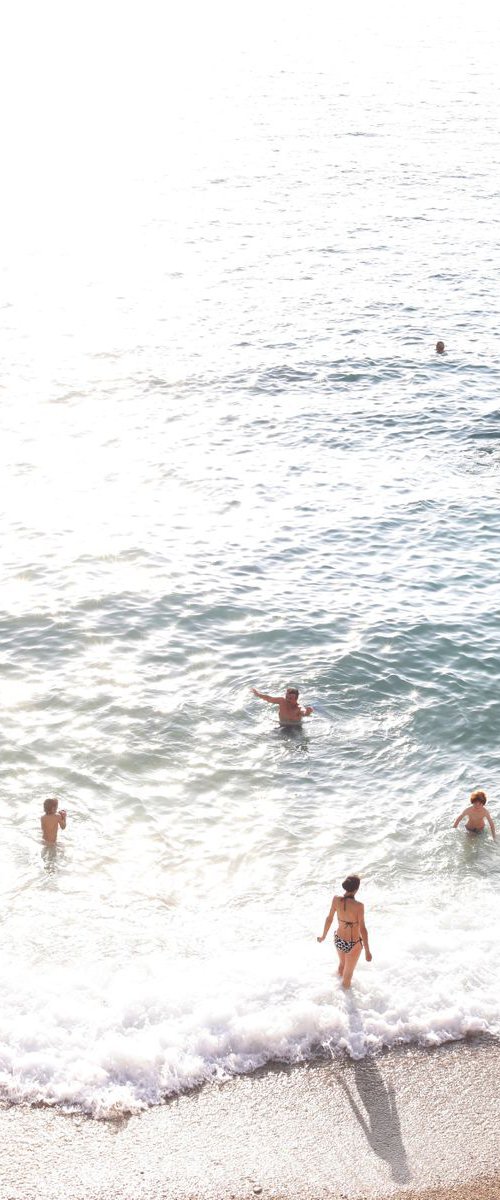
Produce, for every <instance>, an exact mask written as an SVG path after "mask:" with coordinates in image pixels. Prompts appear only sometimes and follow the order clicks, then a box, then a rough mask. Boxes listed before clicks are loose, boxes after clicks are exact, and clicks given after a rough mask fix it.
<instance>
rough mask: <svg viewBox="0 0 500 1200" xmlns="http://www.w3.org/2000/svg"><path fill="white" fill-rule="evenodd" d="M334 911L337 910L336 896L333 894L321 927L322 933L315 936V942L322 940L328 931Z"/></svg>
mask: <svg viewBox="0 0 500 1200" xmlns="http://www.w3.org/2000/svg"><path fill="white" fill-rule="evenodd" d="M336 911H337V897H336V896H334V897H333V900H332V904H331V908H330V912H329V913H328V916H327V918H326V921H325V927H324V929H323V933H322V935H321V937H319V938H316V941H317V942H324V940H325V938H326V935H327V933H328V930H329V929H330V928H331V924H332V921H333V918H334V916H335V913H336Z"/></svg>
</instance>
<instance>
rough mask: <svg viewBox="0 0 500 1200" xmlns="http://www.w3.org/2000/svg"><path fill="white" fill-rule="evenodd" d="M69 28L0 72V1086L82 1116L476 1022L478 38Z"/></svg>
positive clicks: (293, 12) (494, 302)
mask: <svg viewBox="0 0 500 1200" xmlns="http://www.w3.org/2000/svg"><path fill="white" fill-rule="evenodd" d="M106 11H107V14H108V15H107V20H105V21H104V24H103V25H101V26H99V30H100V35H99V38H97V28H98V14H97V10H95V11H94V9H93V8H92V6H90V8H89V10H88V13H87V16H86V19H85V21H84V20H83V17H82V21H81V28H80V27H79V26H78V25H77V24H76V25H75V24H72V25H70V24H69V23H68V17H67V14H66V16H65V15H64V10H62V9H59V8H58V7H57V6H53V7H52V8H50V9H49V12H48V14H47V13H45V15H44V19H43V22H42V17H41V15H40V14H39V15H38V18H36V20H37V24H36V26H35V28H34V29H32V31H31V36H30V37H29V38H28V37H27V33H26V28H25V25H24V24H23V20H22V14H21V16H19V14H18V16H17V17H16V18H14V17H12V18H11V20H12V21H14V20H16V21H17V24H16V25H13V26H12V28H11V30H10V35H11V43H10V44H11V48H12V52H11V53H10V54H9V52H8V48H7V50H6V48H5V43H4V47H3V50H2V53H3V55H4V57H5V64H4V67H5V70H4V72H3V76H2V88H3V89H4V90H5V91H6V93H8V98H9V105H10V111H11V112H12V113H14V114H15V118H13V120H12V122H11V124H10V125H9V127H8V129H7V130H6V132H5V146H4V154H5V161H6V172H5V174H6V178H7V180H8V186H7V187H6V188H5V190H4V194H3V195H2V206H3V218H4V228H5V229H6V230H7V233H8V236H7V238H6V248H5V254H4V258H3V264H4V265H3V271H2V274H1V276H0V304H1V309H0V318H1V335H2V336H1V352H0V353H1V357H0V362H1V367H2V397H1V398H2V439H1V442H0V468H1V478H2V485H3V486H2V495H3V514H2V533H3V537H2V548H3V565H4V572H3V583H2V616H1V641H2V651H3V670H2V676H1V680H0V699H1V703H2V718H3V719H2V753H1V760H0V770H1V782H2V800H3V803H2V847H3V850H2V859H3V870H2V876H1V889H2V974H1V980H0V1089H1V1094H2V1095H3V1096H4V1097H6V1098H8V1099H10V1100H14V1101H18V1100H27V1101H40V1100H42V1101H46V1102H48V1103H59V1104H62V1105H66V1106H70V1107H71V1106H76V1107H81V1108H83V1109H84V1110H85V1111H87V1112H90V1113H92V1114H94V1115H106V1114H109V1113H110V1112H114V1111H117V1110H118V1111H120V1110H130V1109H134V1108H136V1107H140V1106H141V1105H144V1104H148V1103H155V1102H158V1101H161V1100H162V1099H163V1098H164V1097H166V1096H168V1095H171V1094H173V1093H176V1092H178V1091H180V1090H186V1089H189V1088H191V1087H193V1086H195V1085H197V1084H198V1083H200V1082H203V1081H204V1080H208V1079H211V1078H214V1077H215V1078H218V1077H223V1076H224V1075H225V1074H228V1073H231V1072H241V1071H251V1070H252V1069H254V1068H255V1067H256V1066H258V1065H259V1064H262V1063H265V1062H267V1061H270V1060H272V1059H276V1058H278V1059H284V1060H286V1061H301V1060H303V1059H305V1058H308V1057H310V1056H311V1055H314V1054H316V1053H318V1052H321V1051H324V1050H325V1048H326V1049H327V1050H328V1051H332V1052H334V1053H337V1052H338V1053H341V1052H342V1051H347V1052H349V1053H350V1054H352V1055H355V1056H361V1055H364V1054H366V1053H370V1052H373V1051H375V1050H377V1049H379V1048H381V1047H383V1046H391V1045H394V1044H396V1043H397V1042H398V1041H401V1040H405V1041H416V1042H420V1043H422V1044H432V1043H434V1042H438V1041H442V1040H444V1039H447V1038H460V1037H463V1036H464V1035H465V1034H467V1033H468V1032H472V1031H479V1030H486V1031H490V1032H492V1033H498V1031H499V1022H500V999H499V996H500V992H499V963H500V951H499V949H498V937H497V934H496V927H497V921H498V917H499V915H500V912H499V907H500V906H499V900H498V884H499V877H500V870H499V858H498V851H497V846H496V845H494V843H493V842H492V841H491V839H490V838H489V835H488V836H484V837H482V838H477V839H474V840H472V839H467V836H466V835H465V834H464V833H462V832H460V833H455V832H453V831H452V829H451V825H452V822H453V820H454V817H455V816H456V815H457V813H458V812H459V811H460V810H461V809H462V808H463V807H464V804H465V802H466V800H467V797H468V794H469V792H470V790H471V789H472V787H474V786H482V787H484V788H485V789H486V791H487V792H488V793H489V795H490V802H491V808H492V811H493V814H494V815H495V813H496V815H497V817H498V819H499V823H500V808H498V807H497V774H498V750H497V740H498V728H499V725H500V700H499V684H500V677H499V644H498V608H499V603H498V594H499V593H498V546H499V529H500V518H499V500H500V491H499V452H498V438H499V436H500V435H499V430H500V424H499V414H500V405H499V400H498V392H499V382H500V374H499V369H498V349H497V332H498V325H499V291H498V254H497V242H498V236H497V234H498V221H499V217H498V211H499V209H498V200H499V195H498V178H499V165H500V164H499V157H500V151H499V146H500V140H499V137H498V133H499V131H498V112H499V99H500V97H499V85H498V72H497V63H498V51H499V45H498V41H499V38H498V28H497V27H494V25H493V18H490V24H487V23H486V22H485V19H484V14H483V15H482V13H481V8H480V7H479V8H475V11H474V13H471V12H470V11H469V10H468V12H467V14H466V15H464V14H463V13H458V14H456V13H455V14H454V18H453V20H452V22H451V24H450V23H449V18H450V14H451V13H452V10H451V8H449V9H448V8H447V7H446V6H445V7H444V8H443V9H442V10H440V13H438V14H434V13H433V14H432V21H431V14H430V9H429V12H427V15H426V10H425V9H424V10H419V12H420V20H417V17H416V16H413V17H411V18H408V20H409V22H410V23H409V24H408V23H407V24H406V25H405V26H404V27H402V26H401V23H400V21H397V22H394V13H395V11H396V10H394V9H392V8H391V6H390V5H383V6H382V7H381V8H380V9H377V12H376V13H374V11H373V9H370V10H368V9H367V10H366V11H365V9H364V8H363V6H362V7H361V10H357V16H356V19H355V15H354V14H353V15H352V16H351V17H348V16H346V15H345V14H344V17H343V19H342V20H341V21H340V20H337V19H336V18H337V17H338V14H335V13H332V11H330V9H329V10H328V12H327V10H326V6H325V7H323V6H321V7H320V6H318V7H317V9H316V8H315V10H314V12H313V14H312V15H311V14H310V15H308V14H306V11H305V10H303V11H302V12H300V11H299V10H298V9H294V8H293V7H292V8H291V9H287V19H286V20H285V13H284V10H282V9H281V8H280V7H279V6H277V7H276V9H272V10H271V13H270V14H269V13H267V14H264V13H263V11H262V10H261V9H257V10H256V11H255V13H254V14H253V15H252V19H250V14H248V17H247V19H246V20H245V19H243V20H242V23H241V24H240V25H238V26H237V25H236V24H235V22H234V19H231V17H230V14H229V12H224V10H223V8H221V7H220V6H219V7H218V8H215V9H214V10H213V11H212V10H210V13H211V15H212V16H213V21H211V20H209V19H208V18H207V13H206V10H204V14H205V15H204V16H203V17H202V14H201V12H200V11H198V10H196V11H195V10H193V9H189V10H186V13H185V14H184V17H180V16H178V17H176V18H175V19H174V18H173V17H172V18H171V19H170V23H169V20H167V18H166V17H165V15H163V17H162V13H161V11H160V7H159V6H155V5H152V4H151V5H149V6H146V8H145V9H144V10H142V9H141V13H142V16H141V18H140V20H139V17H137V19H136V21H134V20H133V18H132V17H131V15H130V12H129V13H128V15H127V14H123V13H122V11H121V10H119V9H118V8H116V12H115V19H114V21H113V19H112V16H111V15H110V14H111V8H110V9H108V10H106ZM114 11H115V10H113V12H114ZM422 14H423V15H422ZM191 16H193V24H192V25H190V18H191ZM194 16H196V17H197V19H196V21H195V20H194ZM334 18H335V19H334ZM99 19H100V18H99ZM61 22H62V26H61V25H60V23H61ZM56 25H57V26H58V29H59V40H58V41H57V43H52V42H51V34H52V32H53V30H54V28H55V27H56ZM40 39H41V45H42V47H43V49H44V52H45V53H44V54H41V53H39V50H40ZM116 39H118V40H116ZM54 45H57V47H58V48H59V49H58V52H57V53H56V50H55V49H54ZM51 46H52V49H50V47H51ZM61 47H63V48H65V52H64V53H62V51H61ZM188 49H190V51H191V52H190V53H188ZM21 58H22V59H23V61H24V68H23V70H22V71H21V72H20V71H18V70H16V64H19V62H20V61H21ZM42 63H43V71H42V65H41V64H42ZM44 79H45V80H46V85H45V86H43V80H44ZM89 79H91V80H92V81H93V86H92V87H89V85H88V80H89ZM85 81H87V82H85ZM86 89H87V90H86ZM16 122H17V123H16ZM495 231H496V232H495ZM438 337H442V338H443V339H444V341H445V342H446V345H447V350H448V353H447V355H446V356H444V357H442V358H439V357H437V356H436V355H435V352H434V345H435V342H436V340H437V339H438ZM288 683H295V684H296V685H297V686H299V687H300V688H301V695H302V696H303V698H304V700H305V701H308V702H311V703H312V704H317V705H318V706H319V710H320V711H318V712H317V713H316V715H315V716H314V718H312V719H311V721H310V722H308V723H307V726H306V725H305V726H304V730H303V732H302V734H298V735H295V736H290V735H288V734H285V733H283V732H282V731H280V730H279V729H278V728H277V726H276V714H275V711H274V710H272V709H271V708H270V707H268V706H266V705H264V704H259V702H258V701H257V700H255V699H254V698H253V697H252V696H251V693H250V686H251V685H252V684H255V685H256V686H257V687H259V688H261V689H263V690H268V691H270V692H272V693H275V692H279V691H281V690H282V689H283V688H284V686H286V684H288ZM50 794H57V795H58V796H59V797H60V800H61V806H64V807H66V808H67V809H68V827H67V830H66V833H65V834H62V835H61V836H60V844H59V845H58V847H57V850H56V852H50V851H45V852H42V850H41V844H40V834H39V816H40V813H41V810H42V803H43V799H44V797H45V796H47V795H50ZM354 870H357V871H359V872H360V873H361V874H362V876H363V890H362V897H363V899H364V900H365V903H366V908H367V921H368V925H369V929H370V935H371V941H372V949H373V963H372V964H371V965H370V966H367V965H366V964H365V963H364V961H363V962H362V963H361V964H360V967H359V968H358V972H357V975H356V981H355V988H354V991H353V994H352V997H346V996H345V995H343V994H341V993H340V991H339V989H338V986H337V982H336V980H335V979H334V971H335V966H336V964H335V962H334V952H333V945H332V943H331V942H329V943H327V945H326V946H321V947H319V946H317V944H316V940H315V938H316V934H317V933H320V932H321V929H322V925H323V920H324V917H325V915H326V912H327V910H328V907H329V903H330V898H331V894H332V892H333V890H334V888H338V887H339V884H340V881H341V879H342V878H343V877H344V875H345V873H346V872H347V871H354Z"/></svg>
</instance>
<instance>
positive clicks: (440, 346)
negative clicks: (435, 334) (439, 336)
mask: <svg viewBox="0 0 500 1200" xmlns="http://www.w3.org/2000/svg"><path fill="white" fill-rule="evenodd" d="M436 354H446V350H445V348H444V342H436Z"/></svg>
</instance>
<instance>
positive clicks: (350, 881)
mask: <svg viewBox="0 0 500 1200" xmlns="http://www.w3.org/2000/svg"><path fill="white" fill-rule="evenodd" d="M360 883H361V880H360V878H359V875H348V876H347V879H344V882H343V884H342V887H343V889H344V892H357V890H358V888H359V885H360Z"/></svg>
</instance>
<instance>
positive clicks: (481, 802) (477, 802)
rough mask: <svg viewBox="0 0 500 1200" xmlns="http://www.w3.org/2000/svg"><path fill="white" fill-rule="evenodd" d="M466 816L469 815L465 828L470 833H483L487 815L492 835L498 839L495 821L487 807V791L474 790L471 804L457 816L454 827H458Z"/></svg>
mask: <svg viewBox="0 0 500 1200" xmlns="http://www.w3.org/2000/svg"><path fill="white" fill-rule="evenodd" d="M464 817H467V824H466V826H465V828H466V830H467V832H468V833H482V832H483V829H484V819H485V817H486V820H487V822H488V825H489V827H490V829H491V832H492V836H493V837H494V838H495V840H496V833H495V823H494V821H492V819H491V816H490V814H489V812H488V809H487V808H486V792H481V791H479V792H472V794H471V798H470V805H469V807H468V808H464V811H463V813H460V816H459V817H457V819H456V821H455V823H454V825H453V828H454V829H458V826H459V825H460V822H461V821H463V819H464Z"/></svg>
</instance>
